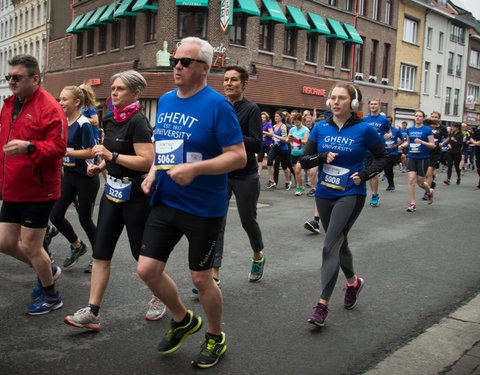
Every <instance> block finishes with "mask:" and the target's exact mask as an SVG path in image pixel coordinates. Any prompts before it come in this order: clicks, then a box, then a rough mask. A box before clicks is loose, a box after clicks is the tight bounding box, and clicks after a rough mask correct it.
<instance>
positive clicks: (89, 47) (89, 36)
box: [87, 29, 95, 55]
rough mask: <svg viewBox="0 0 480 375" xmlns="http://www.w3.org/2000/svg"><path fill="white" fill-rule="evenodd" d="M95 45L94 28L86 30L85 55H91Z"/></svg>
mask: <svg viewBox="0 0 480 375" xmlns="http://www.w3.org/2000/svg"><path fill="white" fill-rule="evenodd" d="M94 47H95V29H90V30H88V31H87V55H92V54H93V50H94Z"/></svg>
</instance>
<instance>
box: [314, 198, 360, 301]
mask: <svg viewBox="0 0 480 375" xmlns="http://www.w3.org/2000/svg"><path fill="white" fill-rule="evenodd" d="M315 202H316V204H317V208H318V213H319V215H320V220H321V221H322V226H323V229H324V230H325V241H324V242H323V261H322V269H321V280H322V292H321V295H320V298H321V299H324V300H327V301H329V300H330V297H331V295H332V293H333V289H334V288H335V284H336V282H337V278H338V271H339V268H340V267H341V268H342V271H343V273H344V275H345V277H346V278H347V279H348V278H351V277H353V276H354V275H355V271H354V270H353V257H352V252H351V251H350V248H349V247H348V240H347V234H348V232H349V231H350V228H351V227H352V225H353V223H355V220H357V218H358V215H360V212H362V208H363V205H364V204H365V196H364V195H347V196H344V197H340V198H337V199H322V198H317V197H316V198H315Z"/></svg>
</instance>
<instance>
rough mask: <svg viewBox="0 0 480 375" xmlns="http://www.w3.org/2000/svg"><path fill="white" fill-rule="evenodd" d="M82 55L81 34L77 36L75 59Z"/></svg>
mask: <svg viewBox="0 0 480 375" xmlns="http://www.w3.org/2000/svg"><path fill="white" fill-rule="evenodd" d="M82 55H83V33H78V34H77V57H80V56H82Z"/></svg>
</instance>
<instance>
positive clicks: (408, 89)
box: [393, 0, 427, 126]
mask: <svg viewBox="0 0 480 375" xmlns="http://www.w3.org/2000/svg"><path fill="white" fill-rule="evenodd" d="M426 8H427V6H426V4H425V3H424V2H422V1H419V0H401V1H400V4H399V10H398V32H397V54H396V58H395V72H396V75H395V83H394V87H395V91H394V95H393V106H394V114H395V116H394V118H395V125H397V126H399V125H400V124H401V123H402V122H403V121H406V122H407V123H408V125H409V126H410V125H413V123H414V118H415V111H416V110H417V109H419V108H420V87H421V72H422V63H423V43H424V30H425V13H426Z"/></svg>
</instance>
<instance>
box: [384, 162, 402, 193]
mask: <svg viewBox="0 0 480 375" xmlns="http://www.w3.org/2000/svg"><path fill="white" fill-rule="evenodd" d="M398 158H399V155H388V162H387V165H386V166H385V169H384V171H385V176H386V177H387V181H388V185H389V186H395V183H394V182H393V167H394V166H395V164H398Z"/></svg>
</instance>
